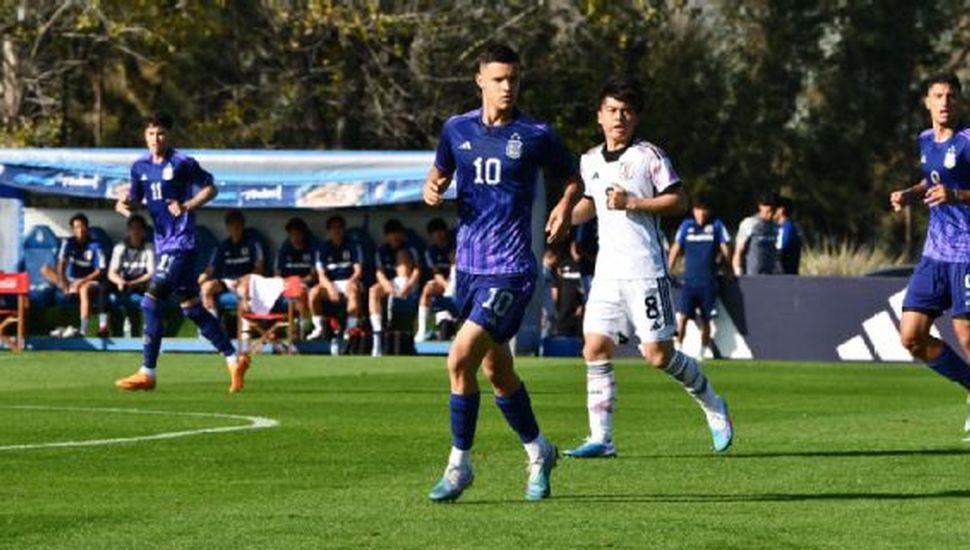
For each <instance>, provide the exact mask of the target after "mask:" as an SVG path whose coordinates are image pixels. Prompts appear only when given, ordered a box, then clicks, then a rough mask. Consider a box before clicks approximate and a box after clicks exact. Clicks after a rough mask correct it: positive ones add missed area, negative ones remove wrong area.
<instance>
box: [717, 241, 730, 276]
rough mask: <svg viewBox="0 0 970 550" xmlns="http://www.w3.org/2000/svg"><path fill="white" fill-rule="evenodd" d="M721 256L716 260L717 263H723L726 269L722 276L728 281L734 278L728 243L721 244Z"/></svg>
mask: <svg viewBox="0 0 970 550" xmlns="http://www.w3.org/2000/svg"><path fill="white" fill-rule="evenodd" d="M720 250H721V256H720V258H718V262H719V263H723V264H724V265H725V266H726V267H727V269H726V270H725V271H724V276H725V277H727V278H728V279H731V278H733V277H734V266H733V263H732V258H733V255H732V254H731V245H729V244H728V243H721V246H720Z"/></svg>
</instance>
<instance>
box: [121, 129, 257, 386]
mask: <svg viewBox="0 0 970 550" xmlns="http://www.w3.org/2000/svg"><path fill="white" fill-rule="evenodd" d="M171 128H172V117H171V116H169V115H167V114H165V113H153V114H152V115H150V116H149V117H148V118H147V119H146V121H145V143H146V144H147V145H148V152H147V153H145V154H144V155H142V156H141V158H139V159H138V160H136V161H135V163H134V164H133V165H132V166H131V187H130V189H129V191H128V194H127V195H126V196H123V197H119V199H118V202H117V204H116V205H115V210H117V211H118V212H119V213H120V214H122V215H123V216H125V217H128V216H130V215H131V212H132V210H133V209H135V208H138V207H139V206H141V204H142V202H144V204H145V207H146V208H147V209H148V212H149V214H151V217H152V221H153V222H154V225H155V257H156V265H155V274H154V275H153V276H152V279H151V282H150V283H149V284H148V290H147V291H146V292H145V298H144V299H143V300H142V303H141V307H142V314H143V317H144V319H145V329H144V334H145V345H144V349H143V359H142V365H141V368H140V369H139V370H138V372H136V373H135V374H133V375H131V376H127V377H125V378H121V379H119V380H117V381H116V382H115V385H116V386H117V387H119V388H121V389H123V390H129V391H134V390H146V391H147V390H153V389H155V365H156V363H157V362H158V354H159V351H160V349H161V345H162V302H163V301H164V300H165V299H166V298H168V297H169V296H170V295H171V294H173V293H174V294H175V295H176V296H177V297H178V299H179V304H180V305H181V307H182V313H183V314H184V315H185V316H186V317H188V318H189V319H191V320H192V321H193V322H194V323H195V324H196V325H198V327H199V330H200V332H201V333H202V335H203V336H204V337H205V338H206V339H207V340H209V342H211V343H212V345H213V346H215V347H216V349H218V350H219V351H221V352H222V354H223V355H224V356H225V357H226V367H227V368H228V369H229V376H230V382H229V391H230V393H235V392H238V391H240V390H242V389H243V377H244V376H245V374H246V370H247V369H248V368H249V356H248V355H246V354H237V353H236V348H234V347H233V345H232V342H231V341H230V340H229V337H228V336H227V335H226V333H225V331H223V330H222V327H221V326H219V321H218V320H217V319H216V318H215V317H213V316H212V314H211V313H209V312H208V311H206V310H205V308H203V307H202V304H201V303H200V302H199V283H198V280H197V278H196V273H195V270H194V268H195V247H196V242H195V213H194V212H193V211H194V210H195V209H196V208H201V207H202V206H203V205H204V204H206V203H207V202H209V201H211V200H212V199H213V198H215V196H216V193H217V190H216V188H215V185H213V181H212V174H210V173H208V172H206V171H205V170H203V169H202V167H201V166H199V163H198V162H196V160H195V159H194V158H192V157H190V156H188V155H185V154H183V153H181V152H179V151H176V150H175V149H174V148H173V147H172V146H171V144H170V143H169V140H168V133H169V131H170V130H171ZM196 189H198V190H197V191H196Z"/></svg>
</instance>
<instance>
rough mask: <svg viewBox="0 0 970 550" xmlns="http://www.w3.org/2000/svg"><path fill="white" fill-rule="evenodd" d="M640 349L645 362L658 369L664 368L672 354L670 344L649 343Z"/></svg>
mask: <svg viewBox="0 0 970 550" xmlns="http://www.w3.org/2000/svg"><path fill="white" fill-rule="evenodd" d="M642 351H643V358H644V359H645V360H646V362H647V364H649V365H650V366H652V367H654V368H658V369H662V368H665V367H666V366H667V364H668V363H670V359H671V358H672V357H673V355H674V349H673V347H672V346H664V345H649V346H645V347H644V349H643V350H642Z"/></svg>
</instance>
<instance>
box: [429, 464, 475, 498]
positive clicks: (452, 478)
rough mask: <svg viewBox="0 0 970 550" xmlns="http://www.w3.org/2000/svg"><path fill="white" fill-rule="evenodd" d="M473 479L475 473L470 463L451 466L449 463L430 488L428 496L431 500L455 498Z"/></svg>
mask: <svg viewBox="0 0 970 550" xmlns="http://www.w3.org/2000/svg"><path fill="white" fill-rule="evenodd" d="M473 481H475V473H474V472H473V471H472V467H471V465H467V466H453V465H451V464H449V465H448V467H447V468H445V474H444V475H443V476H441V479H439V480H438V483H436V484H435V486H434V487H432V488H431V492H430V493H428V498H430V499H431V500H432V501H433V502H451V501H453V500H457V499H458V497H460V496H461V494H462V493H463V492H465V489H467V488H469V487H471V486H472V482H473Z"/></svg>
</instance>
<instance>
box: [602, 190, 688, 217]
mask: <svg viewBox="0 0 970 550" xmlns="http://www.w3.org/2000/svg"><path fill="white" fill-rule="evenodd" d="M687 202H688V201H687V192H686V191H684V186H683V185H676V186H674V187H668V188H667V190H666V191H664V192H663V193H661V194H659V195H657V196H656V197H633V196H631V195H630V194H629V193H627V191H626V190H625V189H622V188H619V187H617V188H612V189H611V190H610V191H609V195H608V197H607V199H606V206H607V208H609V209H610V210H633V211H640V212H648V213H650V214H653V215H655V216H680V215H682V214H684V213H685V212H687Z"/></svg>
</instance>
